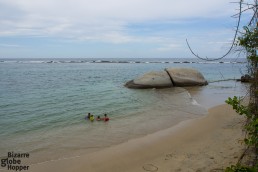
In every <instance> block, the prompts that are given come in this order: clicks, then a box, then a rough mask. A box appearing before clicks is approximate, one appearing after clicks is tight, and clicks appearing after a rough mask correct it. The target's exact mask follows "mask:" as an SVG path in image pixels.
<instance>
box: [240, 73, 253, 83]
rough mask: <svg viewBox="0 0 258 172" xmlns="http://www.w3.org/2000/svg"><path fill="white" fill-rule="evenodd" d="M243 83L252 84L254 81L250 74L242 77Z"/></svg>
mask: <svg viewBox="0 0 258 172" xmlns="http://www.w3.org/2000/svg"><path fill="white" fill-rule="evenodd" d="M240 81H241V82H251V81H252V77H251V76H250V75H248V74H246V75H243V76H241V79H240Z"/></svg>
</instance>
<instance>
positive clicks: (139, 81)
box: [125, 68, 208, 88]
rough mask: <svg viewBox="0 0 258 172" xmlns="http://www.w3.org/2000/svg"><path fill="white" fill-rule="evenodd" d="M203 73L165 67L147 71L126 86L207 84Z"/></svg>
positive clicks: (154, 86)
mask: <svg viewBox="0 0 258 172" xmlns="http://www.w3.org/2000/svg"><path fill="white" fill-rule="evenodd" d="M207 84H208V82H207V81H206V80H205V78H204V77H203V75H202V74H201V73H200V72H199V71H197V70H195V69H191V68H167V69H165V71H154V72H148V73H146V74H144V75H142V76H140V77H138V78H136V79H134V80H131V81H128V82H127V83H126V84H125V86H126V87H128V88H169V87H173V86H181V87H184V86H202V85H207Z"/></svg>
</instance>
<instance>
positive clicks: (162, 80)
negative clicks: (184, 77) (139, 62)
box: [125, 71, 173, 88]
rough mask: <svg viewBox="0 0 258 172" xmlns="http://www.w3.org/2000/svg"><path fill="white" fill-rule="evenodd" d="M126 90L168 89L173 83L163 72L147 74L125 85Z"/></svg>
mask: <svg viewBox="0 0 258 172" xmlns="http://www.w3.org/2000/svg"><path fill="white" fill-rule="evenodd" d="M125 86H126V87H128V88H168V87H172V86H173V83H172V81H171V79H170V77H169V75H168V73H167V72H165V71H153V72H148V73H146V74H144V75H142V76H140V77H138V78H136V79H134V80H131V81H129V82H127V83H126V84H125Z"/></svg>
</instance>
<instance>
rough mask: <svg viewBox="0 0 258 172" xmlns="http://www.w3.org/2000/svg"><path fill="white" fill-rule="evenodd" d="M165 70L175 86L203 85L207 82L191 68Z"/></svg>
mask: <svg viewBox="0 0 258 172" xmlns="http://www.w3.org/2000/svg"><path fill="white" fill-rule="evenodd" d="M165 70H166V71H167V72H168V74H169V75H170V77H171V78H172V81H173V84H174V85H175V86H180V87H185V86H203V85H207V84H208V82H207V81H206V80H205V78H204V77H203V75H202V74H201V73H200V72H199V71H198V70H195V69H192V68H166V69H165Z"/></svg>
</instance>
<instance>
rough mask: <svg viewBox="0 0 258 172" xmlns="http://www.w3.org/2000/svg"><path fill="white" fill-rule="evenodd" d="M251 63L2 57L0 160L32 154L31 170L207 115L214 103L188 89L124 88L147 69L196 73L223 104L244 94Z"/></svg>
mask: <svg viewBox="0 0 258 172" xmlns="http://www.w3.org/2000/svg"><path fill="white" fill-rule="evenodd" d="M246 65H247V63H246V61H245V59H240V58H238V59H231V58H229V59H227V58H226V59H223V60H221V61H215V62H207V61H201V60H199V59H191V58H189V59H181V58H170V59H162V58H156V59H145V58H143V59H135V58H131V59H122V58H120V59H119V58H114V59H107V58H104V59H87V58H85V59H83V58H82V59H74V58H71V59H0V131H1V132H0V140H1V141H0V157H1V158H2V157H6V156H7V152H12V151H13V152H28V153H30V155H31V158H30V163H32V164H33V163H40V162H45V161H50V160H58V159H62V158H70V157H74V156H80V155H82V154H87V153H89V152H92V151H96V150H99V149H102V148H106V147H109V146H112V145H115V144H119V143H122V142H126V141H128V140H130V139H133V138H137V137H141V136H144V135H147V134H151V133H154V132H156V131H159V130H162V129H166V128H168V127H171V126H174V125H176V124H178V123H179V122H181V121H184V120H188V119H193V118H197V117H200V116H203V115H206V114H207V108H208V107H209V104H205V103H202V102H200V101H201V99H199V98H198V94H199V93H197V96H196V99H195V97H194V96H193V95H191V94H189V90H188V88H169V89H144V90H135V89H128V88H126V87H124V84H125V83H126V82H127V81H129V80H131V79H134V78H136V77H137V76H140V75H142V74H144V73H146V72H149V71H159V70H163V69H164V68H167V67H191V68H195V69H198V70H199V71H200V72H201V73H202V74H203V75H204V77H205V78H206V79H207V80H208V82H209V83H210V84H209V85H208V86H205V87H201V88H199V92H200V94H201V93H205V94H206V96H207V99H211V102H212V101H213V102H214V104H213V105H215V104H222V103H223V102H224V101H223V100H224V99H225V98H227V97H228V96H233V95H239V96H240V95H245V94H246V91H243V90H244V89H245V86H243V85H242V84H241V83H239V82H236V81H235V79H237V78H240V77H241V75H243V74H245V73H246ZM230 79H232V80H230ZM221 80H228V81H221ZM218 81H220V82H218ZM197 92H198V90H197ZM195 93H196V90H195ZM209 96H210V97H209ZM216 100H218V101H216ZM203 102H205V101H203ZM89 112H90V113H92V114H93V115H95V117H96V116H98V115H100V116H103V115H104V113H107V114H108V116H109V118H110V121H108V122H103V121H94V122H90V121H88V120H85V116H86V115H87V114H88V113H89Z"/></svg>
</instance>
